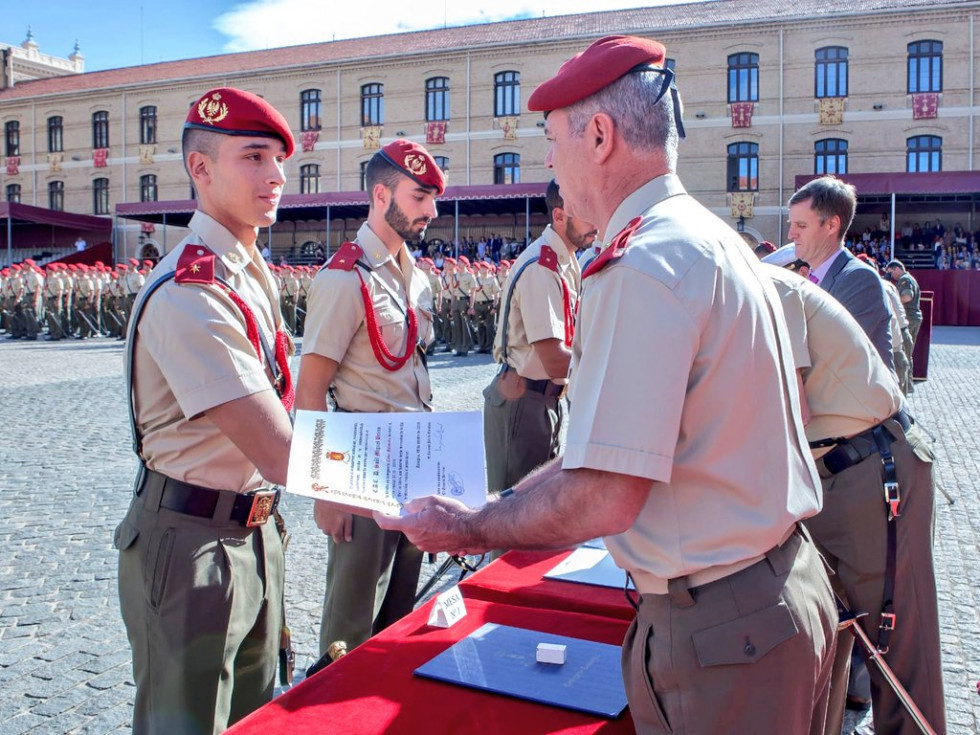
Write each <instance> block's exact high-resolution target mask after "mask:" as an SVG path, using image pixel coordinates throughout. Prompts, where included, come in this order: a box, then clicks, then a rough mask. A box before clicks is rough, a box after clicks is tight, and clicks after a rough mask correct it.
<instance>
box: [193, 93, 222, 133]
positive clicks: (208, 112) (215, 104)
mask: <svg viewBox="0 0 980 735" xmlns="http://www.w3.org/2000/svg"><path fill="white" fill-rule="evenodd" d="M197 114H198V115H200V117H201V122H206V123H207V124H208V125H214V124H215V123H218V122H221V121H222V120H224V119H225V118H226V117H228V105H226V104H225V103H224V102H222V101H221V93H220V92H215V93H214V94H213V95H211V97H210V98H208V97H204V98H203V99H202V100H201V101H200V102H199V103H198V105H197Z"/></svg>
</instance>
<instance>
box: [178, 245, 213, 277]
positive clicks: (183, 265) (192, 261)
mask: <svg viewBox="0 0 980 735" xmlns="http://www.w3.org/2000/svg"><path fill="white" fill-rule="evenodd" d="M215 257H216V256H215V254H214V253H213V252H211V250H209V249H208V247H207V246H206V245H196V244H194V243H192V242H189V243H187V244H186V245H185V246H184V249H183V251H181V253H180V257H179V258H178V259H177V269H176V270H175V271H174V281H176V282H177V283H205V284H207V283H215V278H214V259H215Z"/></svg>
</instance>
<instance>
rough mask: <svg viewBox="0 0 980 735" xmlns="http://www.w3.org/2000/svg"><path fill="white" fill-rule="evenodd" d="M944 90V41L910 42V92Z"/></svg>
mask: <svg viewBox="0 0 980 735" xmlns="http://www.w3.org/2000/svg"><path fill="white" fill-rule="evenodd" d="M942 91H943V43H942V41H916V42H915V43H910V44H909V94H916V93H918V92H942Z"/></svg>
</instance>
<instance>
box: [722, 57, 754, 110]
mask: <svg viewBox="0 0 980 735" xmlns="http://www.w3.org/2000/svg"><path fill="white" fill-rule="evenodd" d="M728 101H729V102H758V101H759V54H748V53H742V54H732V55H731V56H729V57H728Z"/></svg>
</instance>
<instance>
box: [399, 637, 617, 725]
mask: <svg viewBox="0 0 980 735" xmlns="http://www.w3.org/2000/svg"><path fill="white" fill-rule="evenodd" d="M539 643H559V644H563V645H565V646H566V659H565V663H564V664H560V665H559V664H542V663H538V661H537V648H538V644H539ZM415 673H416V674H417V675H418V676H423V677H426V678H429V679H437V680H439V681H444V682H448V683H450V684H460V685H462V686H466V687H472V688H474V689H483V690H486V691H489V692H496V693H498V694H506V695H508V696H511V697H517V698H518V699H526V700H529V701H531V702H540V703H541V704H550V705H554V706H557V707H564V708H566V709H571V710H576V711H578V712H587V713H589V714H594V715H600V716H602V717H610V718H612V717H618V716H619V715H620V714H622V712H623V710H624V709H626V690H625V688H624V686H623V674H622V671H621V668H620V647H619V646H611V645H609V644H608V643H596V642H595V641H587V640H583V639H581V638H569V637H567V636H561V635H555V634H553V633H540V632H538V631H534V630H526V629H524V628H513V627H510V626H507V625H497V624H495V623H486V624H485V625H483V626H482V627H481V628H479V629H477V630H475V631H473V632H472V633H470V634H469V635H468V636H466V638H463V639H462V640H461V641H457V642H456V643H454V644H453V645H452V646H450V647H449V648H448V649H446V650H445V651H443V652H442V653H440V654H439V655H438V656H436V657H435V658H433V659H431V660H429V661H428V662H427V663H425V664H422V666H420V667H419V668H417V669H416V670H415Z"/></svg>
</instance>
